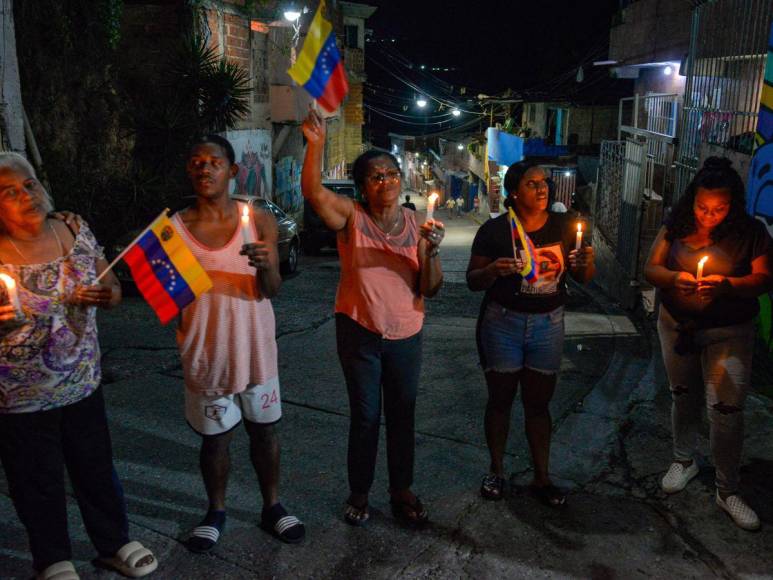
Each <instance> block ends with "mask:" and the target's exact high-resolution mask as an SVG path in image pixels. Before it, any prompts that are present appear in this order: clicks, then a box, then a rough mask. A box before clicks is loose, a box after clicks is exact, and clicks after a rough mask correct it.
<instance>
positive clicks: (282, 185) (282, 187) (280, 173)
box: [274, 156, 303, 214]
mask: <svg viewBox="0 0 773 580" xmlns="http://www.w3.org/2000/svg"><path fill="white" fill-rule="evenodd" d="M275 183H276V187H275V189H274V194H275V201H276V204H277V205H278V206H279V207H281V208H282V209H283V210H285V211H286V212H287V213H290V214H292V213H295V212H297V211H299V210H300V209H301V207H302V204H303V196H302V195H301V166H300V164H299V163H298V161H296V159H295V157H292V156H287V157H282V158H281V159H280V160H279V161H278V162H277V164H276V182H275Z"/></svg>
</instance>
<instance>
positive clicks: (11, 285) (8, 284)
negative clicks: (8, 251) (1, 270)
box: [0, 274, 16, 290]
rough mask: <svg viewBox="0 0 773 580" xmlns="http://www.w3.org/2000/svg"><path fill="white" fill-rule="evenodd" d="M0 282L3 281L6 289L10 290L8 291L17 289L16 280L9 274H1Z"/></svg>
mask: <svg viewBox="0 0 773 580" xmlns="http://www.w3.org/2000/svg"><path fill="white" fill-rule="evenodd" d="M0 280H2V281H3V284H5V287H6V288H8V290H13V289H14V288H16V280H14V279H13V278H11V277H10V276H9V275H8V274H0Z"/></svg>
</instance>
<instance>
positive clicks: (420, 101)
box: [416, 97, 427, 109]
mask: <svg viewBox="0 0 773 580" xmlns="http://www.w3.org/2000/svg"><path fill="white" fill-rule="evenodd" d="M416 106H417V107H419V108H420V109H423V108H424V107H426V106H427V99H425V98H424V97H419V98H418V100H417V101H416Z"/></svg>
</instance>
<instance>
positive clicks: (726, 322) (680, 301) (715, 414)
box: [644, 157, 772, 530]
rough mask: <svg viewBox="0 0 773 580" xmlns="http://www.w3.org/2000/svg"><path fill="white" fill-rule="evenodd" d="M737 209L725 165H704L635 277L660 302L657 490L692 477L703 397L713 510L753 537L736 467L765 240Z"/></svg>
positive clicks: (763, 286)
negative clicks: (669, 443) (664, 445)
mask: <svg viewBox="0 0 773 580" xmlns="http://www.w3.org/2000/svg"><path fill="white" fill-rule="evenodd" d="M745 207H746V203H745V196H744V185H743V182H742V181H741V177H740V176H739V175H738V173H737V172H736V171H735V170H734V169H733V168H732V167H731V162H730V161H729V160H728V159H720V158H718V157H711V158H709V159H707V160H706V162H705V164H704V166H703V168H702V169H701V170H700V171H699V172H698V173H697V175H696V176H695V179H693V180H692V182H691V183H690V185H688V186H687V190H686V191H685V194H684V196H683V197H682V198H681V199H680V200H679V202H678V203H677V204H676V206H675V208H674V211H673V213H672V215H671V217H670V218H669V220H668V222H667V223H666V225H665V226H664V227H663V228H661V230H660V232H659V234H658V236H657V238H656V239H655V242H654V243H653V245H652V249H651V250H650V254H649V258H648V260H647V266H646V268H645V270H644V272H645V276H646V278H647V281H648V282H650V283H651V284H652V285H653V286H656V287H657V288H658V293H659V296H660V301H661V308H660V313H659V317H658V334H659V336H660V343H661V349H662V352H663V361H664V363H665V366H666V372H667V374H668V381H669V383H670V386H671V395H672V401H673V402H672V414H671V420H672V426H673V440H674V461H673V463H672V464H671V466H670V467H669V469H668V472H667V473H666V474H665V476H664V477H663V480H662V482H661V487H662V488H663V491H665V492H666V493H676V492H678V491H681V490H682V489H684V487H685V486H686V485H687V483H688V482H689V481H690V480H691V479H692V478H693V477H695V476H696V475H697V474H698V466H697V465H696V463H695V460H694V453H695V443H696V442H695V439H696V436H697V434H698V427H699V426H700V423H701V410H702V409H701V408H702V405H703V400H704V397H705V401H706V407H707V414H708V418H709V424H710V433H711V454H712V456H713V460H714V465H715V468H716V487H717V491H716V503H717V505H718V506H719V507H720V508H721V509H723V510H725V511H726V512H727V513H728V514H730V516H731V517H732V519H733V521H734V522H735V523H736V524H737V525H738V526H739V527H741V528H744V529H750V530H753V529H757V528H758V527H759V526H760V520H759V518H758V517H757V514H756V513H755V512H754V510H752V509H751V508H750V507H749V506H748V505H747V504H746V503H745V502H744V501H743V499H742V498H741V496H740V495H738V466H739V463H740V460H741V448H742V445H743V406H744V402H745V400H746V394H747V392H748V389H749V381H750V377H751V361H752V351H753V349H754V317H755V316H756V315H757V312H758V310H759V306H758V302H757V296H759V295H760V294H762V293H764V292H765V291H766V290H768V289H769V288H770V287H771V281H772V280H771V274H770V268H769V264H768V253H769V250H770V237H769V236H768V232H767V230H766V229H765V226H764V225H763V224H762V223H761V222H759V221H757V220H755V219H754V218H752V217H751V216H749V215H748V214H747V213H746V211H745Z"/></svg>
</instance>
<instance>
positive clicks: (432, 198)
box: [427, 193, 438, 205]
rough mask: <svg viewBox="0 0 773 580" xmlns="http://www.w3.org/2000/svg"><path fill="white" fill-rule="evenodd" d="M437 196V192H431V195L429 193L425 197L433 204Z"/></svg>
mask: <svg viewBox="0 0 773 580" xmlns="http://www.w3.org/2000/svg"><path fill="white" fill-rule="evenodd" d="M437 198H438V194H437V193H433V194H432V195H430V196H429V197H428V198H427V201H429V202H430V203H431V204H432V205H435V202H436V201H437Z"/></svg>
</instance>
